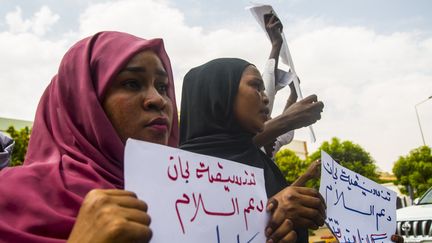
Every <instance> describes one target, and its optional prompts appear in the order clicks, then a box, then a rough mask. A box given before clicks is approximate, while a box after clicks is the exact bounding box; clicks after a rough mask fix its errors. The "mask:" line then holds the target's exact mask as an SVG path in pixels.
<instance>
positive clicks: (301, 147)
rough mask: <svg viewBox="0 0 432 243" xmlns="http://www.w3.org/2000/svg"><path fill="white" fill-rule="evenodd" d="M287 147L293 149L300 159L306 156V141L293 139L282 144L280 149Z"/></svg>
mask: <svg viewBox="0 0 432 243" xmlns="http://www.w3.org/2000/svg"><path fill="white" fill-rule="evenodd" d="M283 149H289V150H291V151H293V152H294V153H295V154H296V155H297V156H298V157H299V158H300V159H302V160H305V159H306V158H307V157H308V155H309V154H308V150H307V144H306V141H301V140H295V139H293V140H292V141H291V143H289V144H287V145H284V146H282V148H281V149H280V150H283Z"/></svg>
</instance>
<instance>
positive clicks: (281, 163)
mask: <svg viewBox="0 0 432 243" xmlns="http://www.w3.org/2000/svg"><path fill="white" fill-rule="evenodd" d="M275 162H276V164H277V165H278V167H279V169H280V170H281V171H282V174H283V175H284V176H285V179H286V180H287V181H288V183H290V184H291V183H293V182H294V181H295V180H296V179H297V178H298V177H299V176H300V175H301V174H302V173H303V172H304V171H305V170H306V169H307V165H306V163H305V161H303V160H301V159H300V158H299V157H298V156H297V155H296V154H295V153H294V152H293V151H291V150H289V149H283V150H280V151H279V152H278V153H277V154H276V156H275Z"/></svg>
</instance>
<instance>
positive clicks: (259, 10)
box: [246, 4, 316, 143]
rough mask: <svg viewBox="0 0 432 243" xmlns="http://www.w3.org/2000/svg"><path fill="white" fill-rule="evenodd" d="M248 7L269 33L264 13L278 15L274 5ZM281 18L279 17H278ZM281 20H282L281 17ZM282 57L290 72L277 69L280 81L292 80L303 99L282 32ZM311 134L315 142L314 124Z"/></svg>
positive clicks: (284, 83)
mask: <svg viewBox="0 0 432 243" xmlns="http://www.w3.org/2000/svg"><path fill="white" fill-rule="evenodd" d="M246 9H248V10H250V11H251V13H252V15H253V16H254V18H255V20H256V21H257V22H258V24H259V25H260V26H261V28H262V29H263V30H264V32H266V33H267V31H266V29H265V23H264V15H266V14H269V13H274V15H276V17H278V16H277V14H276V12H275V11H274V9H273V7H272V6H271V5H265V4H255V5H253V6H250V7H247V8H246ZM278 18H279V17H278ZM279 20H280V21H282V20H281V19H280V18H279ZM267 37H268V38H269V39H270V37H269V36H268V34H267ZM280 57H281V59H282V62H283V63H284V64H286V65H287V66H288V67H289V69H290V70H289V72H285V71H283V70H277V71H278V74H279V77H282V79H281V80H280V81H279V82H281V84H282V85H287V84H290V83H291V82H293V83H294V88H295V90H296V93H297V95H298V97H299V99H303V94H302V91H301V89H300V83H299V79H298V76H297V73H296V71H295V68H294V62H293V60H292V58H291V53H290V51H289V49H288V44H287V41H286V38H285V34H284V33H283V32H282V48H281V51H280ZM309 134H310V138H311V141H312V142H313V143H314V142H315V141H316V137H315V132H314V130H313V127H312V125H310V126H309Z"/></svg>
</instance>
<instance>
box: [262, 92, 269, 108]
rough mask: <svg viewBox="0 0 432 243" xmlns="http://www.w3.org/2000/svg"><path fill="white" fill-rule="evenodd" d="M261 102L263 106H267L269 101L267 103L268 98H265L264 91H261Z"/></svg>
mask: <svg viewBox="0 0 432 243" xmlns="http://www.w3.org/2000/svg"><path fill="white" fill-rule="evenodd" d="M262 101H263V102H264V104H265V105H266V106H267V105H268V103H269V102H270V101H269V98H268V96H267V94H266V92H265V91H262Z"/></svg>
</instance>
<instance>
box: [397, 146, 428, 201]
mask: <svg viewBox="0 0 432 243" xmlns="http://www.w3.org/2000/svg"><path fill="white" fill-rule="evenodd" d="M393 173H394V175H395V176H396V178H397V183H398V184H400V185H404V186H408V185H411V187H412V188H413V192H414V197H419V196H421V195H422V194H423V193H424V192H426V190H427V189H428V188H430V187H431V186H432V151H431V148H430V147H428V146H421V147H419V148H416V149H413V150H411V151H410V153H409V154H408V155H407V156H400V157H399V159H398V160H397V161H396V162H395V164H394V166H393ZM401 191H402V192H403V193H407V191H406V188H402V189H401Z"/></svg>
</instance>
